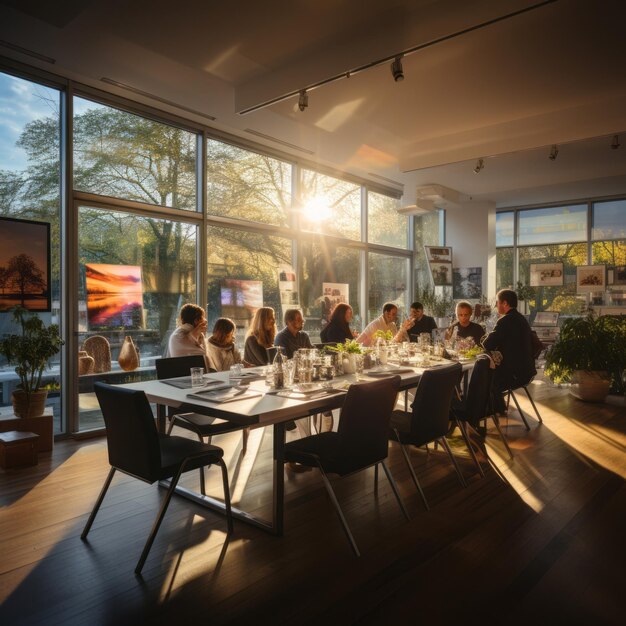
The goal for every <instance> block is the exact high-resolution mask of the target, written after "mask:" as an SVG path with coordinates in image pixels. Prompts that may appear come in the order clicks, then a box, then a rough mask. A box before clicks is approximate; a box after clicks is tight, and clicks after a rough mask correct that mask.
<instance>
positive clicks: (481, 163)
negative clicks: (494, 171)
mask: <svg viewBox="0 0 626 626" xmlns="http://www.w3.org/2000/svg"><path fill="white" fill-rule="evenodd" d="M483 167H485V162H484V161H483V160H482V159H478V161H476V167H475V168H474V174H478V172H480V170H482V169H483Z"/></svg>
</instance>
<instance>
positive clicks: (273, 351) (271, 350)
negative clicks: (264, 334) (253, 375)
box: [265, 346, 278, 365]
mask: <svg viewBox="0 0 626 626" xmlns="http://www.w3.org/2000/svg"><path fill="white" fill-rule="evenodd" d="M277 350H278V348H277V347H276V346H272V347H271V348H265V351H266V352H267V363H268V365H271V364H272V363H273V362H274V357H275V356H276V351H277Z"/></svg>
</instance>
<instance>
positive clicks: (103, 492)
mask: <svg viewBox="0 0 626 626" xmlns="http://www.w3.org/2000/svg"><path fill="white" fill-rule="evenodd" d="M114 475H115V468H114V467H112V468H111V469H110V470H109V474H108V476H107V477H106V480H105V481H104V485H102V489H101V490H100V495H99V496H98V499H97V500H96V503H95V504H94V505H93V509H92V511H91V515H90V516H89V519H88V520H87V523H86V524H85V528H83V532H82V534H81V536H80V538H81V539H83V540H84V539H86V538H87V534H88V533H89V530H90V529H91V525H92V524H93V521H94V520H95V519H96V515H97V514H98V510H99V509H100V505H101V504H102V501H103V500H104V496H105V495H106V492H107V490H108V489H109V485H110V484H111V481H112V480H113V476H114Z"/></svg>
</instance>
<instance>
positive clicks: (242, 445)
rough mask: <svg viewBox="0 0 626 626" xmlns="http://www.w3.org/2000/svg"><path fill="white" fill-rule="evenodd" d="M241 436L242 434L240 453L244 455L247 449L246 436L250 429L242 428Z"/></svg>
mask: <svg viewBox="0 0 626 626" xmlns="http://www.w3.org/2000/svg"><path fill="white" fill-rule="evenodd" d="M242 436H243V440H242V443H241V454H242V455H245V453H246V452H247V451H248V437H249V436H250V429H249V428H244V429H243V433H242Z"/></svg>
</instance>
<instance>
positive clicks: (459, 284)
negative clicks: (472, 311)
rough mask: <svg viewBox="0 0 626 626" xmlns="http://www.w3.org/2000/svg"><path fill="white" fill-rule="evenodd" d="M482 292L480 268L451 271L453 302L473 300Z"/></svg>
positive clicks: (481, 270)
mask: <svg viewBox="0 0 626 626" xmlns="http://www.w3.org/2000/svg"><path fill="white" fill-rule="evenodd" d="M482 292H483V268H482V267H455V268H454V269H453V270H452V297H453V298H454V299H455V300H467V299H474V300H475V299H477V298H480V296H481V295H482Z"/></svg>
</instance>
